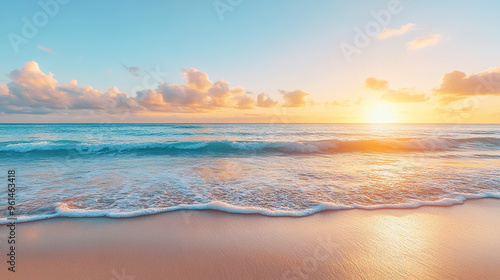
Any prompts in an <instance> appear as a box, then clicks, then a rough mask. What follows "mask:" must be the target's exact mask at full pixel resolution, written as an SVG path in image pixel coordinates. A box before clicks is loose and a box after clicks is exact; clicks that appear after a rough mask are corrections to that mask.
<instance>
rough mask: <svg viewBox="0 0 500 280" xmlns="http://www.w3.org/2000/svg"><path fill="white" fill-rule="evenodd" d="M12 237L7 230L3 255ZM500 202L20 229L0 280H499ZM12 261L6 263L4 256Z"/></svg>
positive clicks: (202, 215)
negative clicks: (13, 263) (13, 268)
mask: <svg viewBox="0 0 500 280" xmlns="http://www.w3.org/2000/svg"><path fill="white" fill-rule="evenodd" d="M6 229H7V228H6V227H5V226H2V227H1V230H0V236H1V240H0V242H1V244H2V249H3V250H2V251H3V252H5V249H6V244H7V241H6V238H5V237H6V236H7V230H6ZM499 233H500V200H498V199H479V200H469V201H467V202H466V203H464V204H462V205H456V206H451V207H435V206H425V207H420V208H417V209H381V210H340V211H326V212H321V213H317V214H315V215H311V216H307V217H302V218H292V217H266V216H262V215H256V214H252V215H241V214H229V213H223V212H218V211H196V210H194V211H177V212H170V213H163V214H157V215H151V216H143V217H137V218H124V219H110V218H56V219H50V220H44V221H37V222H29V223H23V224H18V227H17V233H16V234H17V240H18V241H17V247H16V248H17V249H16V250H17V251H16V254H17V259H16V260H17V262H16V272H15V273H12V272H9V271H8V270H7V264H6V263H5V262H4V264H3V266H4V267H3V268H2V270H1V271H2V272H1V273H0V275H2V277H1V278H2V279H116V280H120V279H498V277H499V275H500V265H499V264H500V238H498V236H499ZM4 259H5V256H4Z"/></svg>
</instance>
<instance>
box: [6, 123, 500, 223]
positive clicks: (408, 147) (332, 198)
mask: <svg viewBox="0 0 500 280" xmlns="http://www.w3.org/2000/svg"><path fill="white" fill-rule="evenodd" d="M0 130H1V132H2V133H1V134H0V167H1V168H0V172H3V173H4V177H5V180H4V181H5V182H6V183H5V188H2V189H1V191H0V202H1V201H5V202H6V201H7V180H6V178H7V170H9V169H15V170H16V174H17V189H16V196H17V201H18V208H17V214H18V215H19V220H20V221H30V220H37V219H44V218H50V217H60V216H68V217H83V216H110V217H128V216H137V215H146V214H151V213H158V212H165V211H172V210H177V209H219V210H222V211H228V212H236V213H261V214H264V215H270V216H303V215H310V214H313V213H315V212H318V211H322V210H326V209H348V208H382V207H417V206H420V205H453V204H457V203H461V202H463V201H464V200H465V199H467V198H481V197H500V178H499V175H498V174H500V125H361V124H352V125H347V124H2V125H0ZM6 205H7V203H0V209H1V217H2V218H1V219H0V223H5V222H6V218H5V217H6V216H7V211H6V209H7V206H6Z"/></svg>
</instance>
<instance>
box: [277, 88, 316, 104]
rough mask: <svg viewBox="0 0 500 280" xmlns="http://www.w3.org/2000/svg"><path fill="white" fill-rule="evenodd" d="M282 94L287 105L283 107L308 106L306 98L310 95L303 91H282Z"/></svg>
mask: <svg viewBox="0 0 500 280" xmlns="http://www.w3.org/2000/svg"><path fill="white" fill-rule="evenodd" d="M280 93H281V94H283V99H284V100H285V103H284V104H283V105H282V106H283V107H304V106H306V101H305V100H304V98H305V97H306V96H308V95H309V93H307V92H303V91H301V90H294V91H285V90H280Z"/></svg>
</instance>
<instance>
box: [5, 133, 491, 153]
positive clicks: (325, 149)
mask: <svg viewBox="0 0 500 280" xmlns="http://www.w3.org/2000/svg"><path fill="white" fill-rule="evenodd" d="M499 147H500V138H494V137H475V138H463V139H442V138H435V139H432V138H426V139H396V138H395V139H380V140H378V139H375V140H349V141H347V140H337V139H330V140H321V141H299V142H264V141H191V142H163V143H161V142H142V143H80V142H71V143H59V142H57V141H54V142H50V141H38V142H29V143H14V144H13V143H0V153H6V152H10V153H50V154H52V155H55V154H57V153H79V154H94V153H95V154H103V153H145V154H176V153H182V154H185V153H221V154H231V153H240V154H241V153H285V154H287V153H291V154H297V153H305V154H307V153H346V152H397V151H400V152H405V151H406V152H412V151H413V152H415V151H421V152H433V151H447V150H457V149H479V150H489V149H492V148H496V149H498V148H499Z"/></svg>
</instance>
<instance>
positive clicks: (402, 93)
mask: <svg viewBox="0 0 500 280" xmlns="http://www.w3.org/2000/svg"><path fill="white" fill-rule="evenodd" d="M380 99H382V100H385V101H388V102H392V103H411V102H425V101H427V100H429V97H428V96H427V95H425V94H424V93H419V92H417V90H416V89H415V88H399V89H397V90H394V89H390V90H388V91H387V92H386V93H384V94H383V95H382V96H381V97H380Z"/></svg>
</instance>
